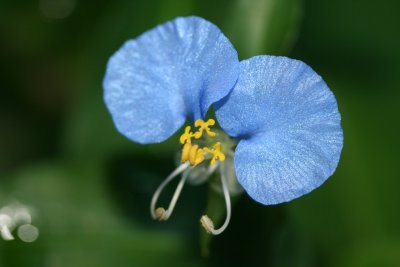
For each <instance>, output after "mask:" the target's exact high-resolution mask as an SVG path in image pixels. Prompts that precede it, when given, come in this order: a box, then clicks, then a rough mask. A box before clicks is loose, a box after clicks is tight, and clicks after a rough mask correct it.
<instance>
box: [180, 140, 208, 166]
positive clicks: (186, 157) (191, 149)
mask: <svg viewBox="0 0 400 267" xmlns="http://www.w3.org/2000/svg"><path fill="white" fill-rule="evenodd" d="M203 153H204V151H203V149H201V148H199V146H198V145H192V144H189V143H186V144H185V145H184V146H183V149H182V157H181V162H182V163H185V162H186V161H189V163H190V165H191V166H196V165H198V164H200V163H202V162H203V161H204V155H203Z"/></svg>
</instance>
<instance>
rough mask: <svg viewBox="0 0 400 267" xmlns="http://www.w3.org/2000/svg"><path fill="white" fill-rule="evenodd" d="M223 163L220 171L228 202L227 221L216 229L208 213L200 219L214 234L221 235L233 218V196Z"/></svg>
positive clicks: (208, 230) (226, 202)
mask: <svg viewBox="0 0 400 267" xmlns="http://www.w3.org/2000/svg"><path fill="white" fill-rule="evenodd" d="M223 165H224V164H220V173H221V184H222V191H223V192H224V198H225V204H226V217H225V222H224V224H223V225H222V226H221V227H220V228H219V229H215V228H214V223H213V221H212V220H211V219H210V218H209V217H208V216H207V215H203V216H202V217H201V219H200V222H201V224H202V226H203V227H204V228H205V229H206V231H207V232H208V233H210V234H213V235H219V234H221V233H222V232H223V231H225V229H226V228H227V227H228V225H229V221H230V220H231V198H230V196H229V190H228V186H227V183H226V177H225V172H224V170H223V169H222V166H223Z"/></svg>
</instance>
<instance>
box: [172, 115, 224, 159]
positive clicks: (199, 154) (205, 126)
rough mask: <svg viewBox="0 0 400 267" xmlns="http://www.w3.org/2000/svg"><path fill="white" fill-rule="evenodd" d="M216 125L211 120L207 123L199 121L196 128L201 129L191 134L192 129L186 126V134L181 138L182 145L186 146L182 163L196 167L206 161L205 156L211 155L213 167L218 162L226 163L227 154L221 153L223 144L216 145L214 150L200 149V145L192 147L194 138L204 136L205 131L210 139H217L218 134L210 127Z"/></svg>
mask: <svg viewBox="0 0 400 267" xmlns="http://www.w3.org/2000/svg"><path fill="white" fill-rule="evenodd" d="M213 125H215V120H213V119H209V120H207V122H204V121H203V120H201V119H199V120H197V121H196V122H195V127H199V129H198V130H197V132H195V133H193V132H191V131H190V130H191V127H190V126H186V128H185V132H184V133H183V134H182V135H181V137H180V138H179V141H180V143H181V144H184V146H183V148H182V155H181V162H182V163H185V162H187V161H189V163H190V165H191V166H196V165H198V164H200V163H202V162H203V161H204V160H205V154H211V155H212V158H211V162H210V164H211V165H215V163H216V162H217V160H219V161H224V160H225V154H224V153H222V152H221V144H220V143H216V144H215V145H214V146H213V147H212V148H208V147H203V148H200V147H199V145H197V144H194V145H192V137H194V138H195V139H199V138H200V137H202V136H203V132H204V131H205V132H206V133H207V135H209V136H210V137H215V136H216V135H217V134H216V133H215V132H212V131H211V130H210V127H211V126H213Z"/></svg>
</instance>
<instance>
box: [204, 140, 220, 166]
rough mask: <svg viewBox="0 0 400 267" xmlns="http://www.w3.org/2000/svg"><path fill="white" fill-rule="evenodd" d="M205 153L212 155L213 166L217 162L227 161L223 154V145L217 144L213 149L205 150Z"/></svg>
mask: <svg viewBox="0 0 400 267" xmlns="http://www.w3.org/2000/svg"><path fill="white" fill-rule="evenodd" d="M204 152H207V153H210V154H212V158H211V162H210V163H211V165H214V164H215V163H216V162H217V160H219V161H224V160H225V154H224V153H222V152H221V144H220V143H216V144H215V146H214V148H213V149H209V148H208V147H205V148H204Z"/></svg>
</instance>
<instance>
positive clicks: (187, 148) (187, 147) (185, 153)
mask: <svg viewBox="0 0 400 267" xmlns="http://www.w3.org/2000/svg"><path fill="white" fill-rule="evenodd" d="M191 147H192V145H191V144H190V143H186V144H185V145H184V146H183V148H182V156H181V163H185V162H186V161H188V160H189V152H190V148H191Z"/></svg>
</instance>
